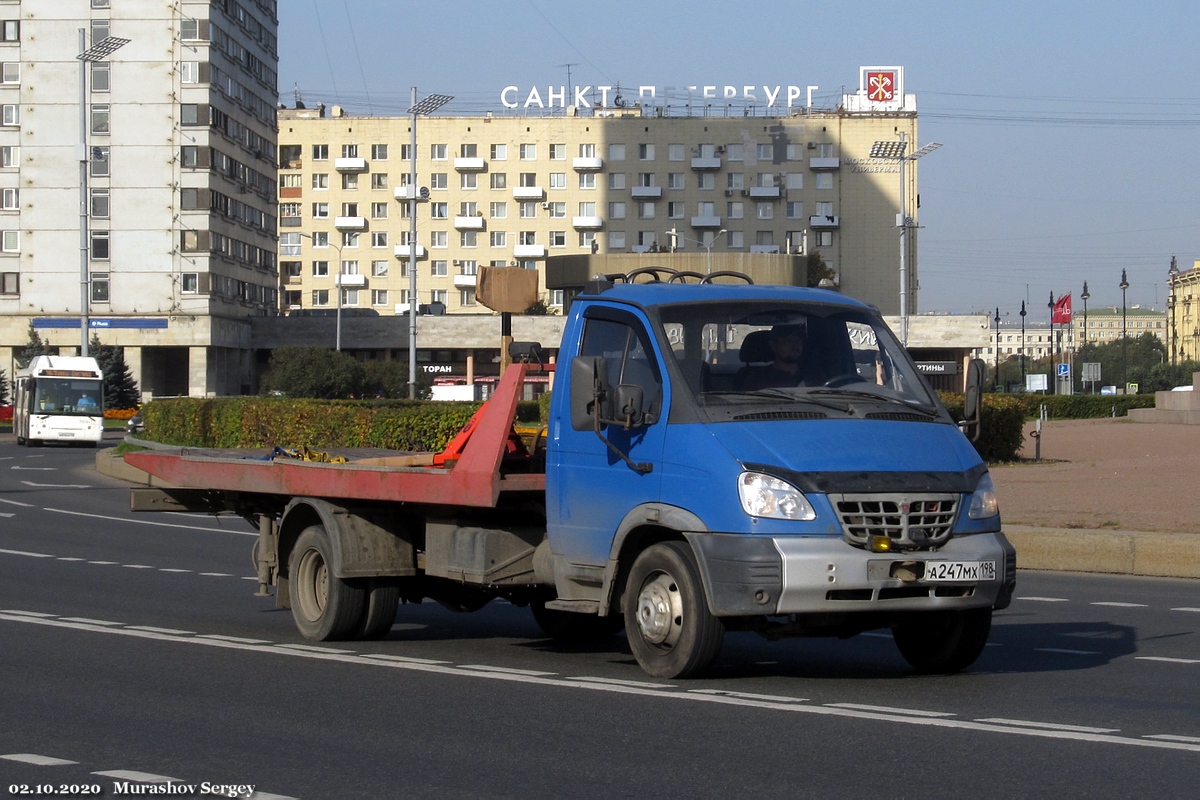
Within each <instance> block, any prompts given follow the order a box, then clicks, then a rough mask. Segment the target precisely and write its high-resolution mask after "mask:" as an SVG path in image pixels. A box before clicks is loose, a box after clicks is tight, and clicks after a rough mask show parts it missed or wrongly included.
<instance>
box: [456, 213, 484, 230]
mask: <svg viewBox="0 0 1200 800" xmlns="http://www.w3.org/2000/svg"><path fill="white" fill-rule="evenodd" d="M454 228H455V230H460V231H481V230H483V217H481V216H480V215H478V214H476V215H475V216H473V217H455V218H454Z"/></svg>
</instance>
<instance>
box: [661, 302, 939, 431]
mask: <svg viewBox="0 0 1200 800" xmlns="http://www.w3.org/2000/svg"><path fill="white" fill-rule="evenodd" d="M660 319H661V324H662V327H663V335H664V337H665V339H666V341H667V342H668V343H669V344H670V347H671V352H672V354H673V355H674V357H675V361H676V363H677V364H678V366H679V368H680V371H681V372H682V373H683V375H684V378H685V380H686V381H687V385H688V388H689V389H690V390H691V393H692V395H693V396H694V397H695V399H696V401H697V402H698V403H699V404H701V405H705V406H713V405H718V404H728V403H746V402H776V403H778V402H781V401H792V402H812V403H818V404H821V405H823V406H828V405H830V404H833V405H834V406H835V407H836V406H837V405H838V404H839V403H844V401H845V400H846V398H850V399H852V400H853V399H871V400H876V401H878V402H881V403H901V404H904V405H906V406H909V407H912V408H915V409H918V410H921V411H924V412H926V413H929V414H930V415H935V414H937V413H938V409H939V404H938V402H937V399H936V397H935V396H934V395H933V393H932V391H931V390H930V389H929V387H928V385H927V384H926V383H925V381H924V380H923V379H922V378H921V376H920V374H919V373H918V372H917V370H916V367H915V366H914V365H913V363H912V361H911V360H910V359H909V357H908V355H907V353H905V351H904V348H903V347H902V346H901V345H900V343H899V342H898V341H897V340H896V338H895V337H894V336H893V335H892V333H891V331H890V330H888V328H887V326H886V325H885V324H884V323H883V320H882V319H881V318H879V317H878V316H877V315H875V314H873V313H870V312H867V311H863V310H858V309H847V308H845V307H841V306H831V305H820V304H811V303H810V304H805V303H796V302H786V303H785V302H765V301H757V302H747V303H740V304H737V303H735V304H730V303H723V304H717V303H697V304H692V305H678V306H676V305H671V306H665V307H663V308H662V309H661V318H660Z"/></svg>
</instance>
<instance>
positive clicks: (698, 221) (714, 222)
mask: <svg viewBox="0 0 1200 800" xmlns="http://www.w3.org/2000/svg"><path fill="white" fill-rule="evenodd" d="M692 227H693V228H719V227H721V218H720V217H708V216H704V217H692Z"/></svg>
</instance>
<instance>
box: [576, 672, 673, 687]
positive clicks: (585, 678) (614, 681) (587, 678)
mask: <svg viewBox="0 0 1200 800" xmlns="http://www.w3.org/2000/svg"><path fill="white" fill-rule="evenodd" d="M563 680H568V681H579V682H581V683H600V684H604V685H606V686H629V687H633V688H640V689H677V688H679V687H677V686H673V685H671V684H669V683H650V682H649V681H625V680H621V679H619V678H598V677H593V676H591V675H572V676H571V677H569V678H564V679H563Z"/></svg>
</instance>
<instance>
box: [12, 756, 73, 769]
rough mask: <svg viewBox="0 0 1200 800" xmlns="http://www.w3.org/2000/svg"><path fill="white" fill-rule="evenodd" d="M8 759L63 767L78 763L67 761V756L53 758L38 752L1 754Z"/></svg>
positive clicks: (43, 765)
mask: <svg viewBox="0 0 1200 800" xmlns="http://www.w3.org/2000/svg"><path fill="white" fill-rule="evenodd" d="M0 758H3V759H4V760H6V761H19V762H20V763H22V764H36V765H37V766H39V767H62V766H66V765H67V764H78V763H79V762H78V761H67V760H66V759H65V758H53V757H51V756H39V755H38V754H36V753H9V754H8V755H6V756H0Z"/></svg>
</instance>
